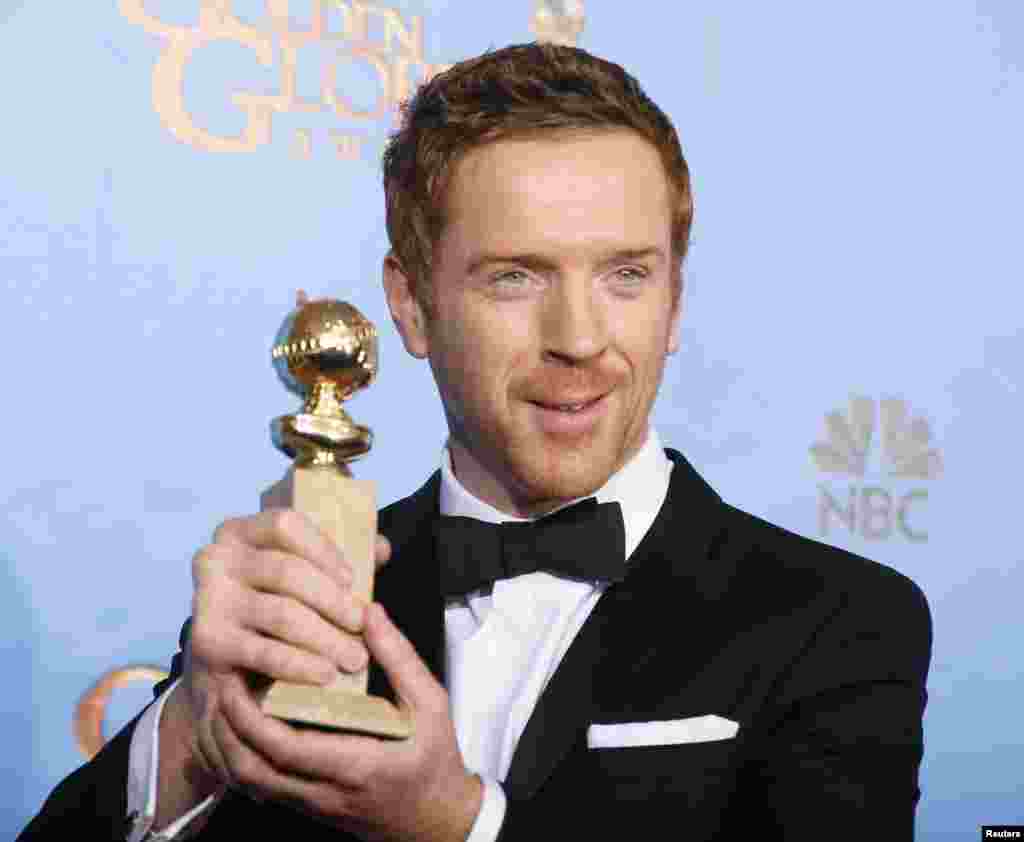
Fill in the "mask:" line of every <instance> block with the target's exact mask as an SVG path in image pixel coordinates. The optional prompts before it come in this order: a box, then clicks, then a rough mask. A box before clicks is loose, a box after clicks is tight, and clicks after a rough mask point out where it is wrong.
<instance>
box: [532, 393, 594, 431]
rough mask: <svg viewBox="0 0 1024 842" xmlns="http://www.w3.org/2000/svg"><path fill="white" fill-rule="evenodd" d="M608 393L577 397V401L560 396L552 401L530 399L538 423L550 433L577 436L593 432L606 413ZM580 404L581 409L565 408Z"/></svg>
mask: <svg viewBox="0 0 1024 842" xmlns="http://www.w3.org/2000/svg"><path fill="white" fill-rule="evenodd" d="M606 397H607V395H600V396H598V397H584V398H577V399H576V401H572V400H566V398H565V397H559V398H558V399H556V400H554V401H552V400H550V399H548V398H545V399H544V400H543V401H530V403H531V404H532V405H533V406H534V407H535V409H534V412H535V413H536V423H537V425H538V427H539V428H540V429H541V430H543V431H544V432H545V433H546V434H548V435H553V436H559V437H562V436H570V437H576V436H581V435H585V434H589V433H591V432H592V431H593V430H594V429H595V427H596V426H597V424H598V423H599V422H600V420H601V418H602V417H603V416H604V414H605V406H606V404H607V401H606V400H605V398H606ZM565 406H573V407H576V406H578V407H579V409H575V408H574V409H570V410H567V409H563V408H562V407H565Z"/></svg>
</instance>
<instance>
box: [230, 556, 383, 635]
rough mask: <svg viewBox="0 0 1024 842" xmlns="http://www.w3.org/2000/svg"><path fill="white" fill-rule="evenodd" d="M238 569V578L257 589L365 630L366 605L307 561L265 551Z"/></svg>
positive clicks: (352, 628) (345, 625)
mask: <svg viewBox="0 0 1024 842" xmlns="http://www.w3.org/2000/svg"><path fill="white" fill-rule="evenodd" d="M235 567H236V569H237V572H238V577H239V578H240V579H242V580H244V581H245V583H246V584H248V585H251V586H252V587H254V588H256V589H258V590H262V591H266V592H268V593H276V594H280V595H282V596H289V597H292V598H294V599H296V600H298V601H299V602H301V603H303V604H304V605H307V606H309V607H310V608H311V609H313V610H314V611H316V612H317V613H318V614H320V616H322V617H323V618H324V619H325V620H328V621H329V622H330V623H332V624H334V625H335V626H340V627H341V628H344V629H348V631H350V632H361V631H362V630H363V617H364V613H365V603H364V602H363V601H362V600H360V599H357V598H356V597H355V595H354V594H353V593H352V591H351V590H350V589H349V588H347V587H344V586H342V585H339V584H338V583H337V581H335V580H334V579H332V578H331V577H330V576H328V575H327V574H326V573H324V572H323V570H321V569H320V568H319V567H317V566H316V565H315V564H312V563H311V562H309V561H307V560H306V559H304V558H301V557H299V556H294V555H290V554H288V553H282V552H277V551H273V550H266V551H262V552H258V553H253V554H252V555H250V556H248V557H247V558H246V559H245V560H244V561H239V562H237V563H236V564H235Z"/></svg>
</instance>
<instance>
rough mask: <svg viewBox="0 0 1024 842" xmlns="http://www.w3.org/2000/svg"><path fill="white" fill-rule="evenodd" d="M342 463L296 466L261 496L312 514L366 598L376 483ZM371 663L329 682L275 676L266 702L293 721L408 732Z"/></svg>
mask: <svg viewBox="0 0 1024 842" xmlns="http://www.w3.org/2000/svg"><path fill="white" fill-rule="evenodd" d="M343 471H347V469H346V468H345V467H344V465H342V466H341V467H338V466H328V467H324V466H317V467H293V468H291V469H290V470H289V471H288V474H287V475H286V476H285V478H284V479H283V480H282V481H281V482H279V483H277V484H276V485H274V486H272V487H271V488H270V489H268V490H267V491H266V492H264V494H263V495H262V497H261V504H262V508H263V509H264V510H265V509H268V508H291V509H295V510H296V511H299V512H302V513H303V514H305V515H307V516H309V518H310V519H312V521H313V522H314V523H315V524H316V525H317V526H319V527H320V529H321V530H323V531H324V533H325V534H327V535H328V536H330V538H331V539H332V540H333V541H334V543H335V544H337V545H338V546H339V547H344V548H345V559H346V561H348V563H349V566H350V567H351V569H352V579H353V581H352V592H353V593H354V594H355V595H356V596H357V597H359V598H360V599H362V600H363V601H364V602H367V603H368V602H370V600H371V599H372V594H373V574H374V572H375V562H374V548H375V545H376V541H377V503H376V492H375V485H374V483H373V482H371V481H369V480H357V479H353V478H352V477H351V476H347V475H346V473H344V472H343ZM368 683H369V669H368V668H367V669H363V670H360V671H359V672H356V673H339V674H338V677H337V678H336V679H335V680H334V682H333V683H332V684H329V685H327V686H326V687H321V686H317V685H315V684H295V683H291V682H286V681H275V682H273V683H272V684H271V685H270V687H269V688H268V689H267V690H266V691H265V693H264V695H263V699H262V703H261V707H262V710H263V711H264V712H265V713H268V714H270V715H271V716H275V717H277V718H279V719H285V720H288V721H290V722H298V723H303V724H307V725H317V726H319V727H321V728H334V729H338V730H345V731H357V732H359V733H363V734H371V735H375V736H381V737H394V738H404V737H408V736H410V735H411V734H412V723H411V722H410V721H409V720H408V717H407V716H406V715H405V714H404V713H402V712H401V711H400V710H399V709H398V708H397V707H395V705H393V704H392V703H391V702H390V701H388V700H387V699H384V698H381V697H379V696H370V695H368V694H367V692H366V688H367V684H368Z"/></svg>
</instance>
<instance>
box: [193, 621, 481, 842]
mask: <svg viewBox="0 0 1024 842" xmlns="http://www.w3.org/2000/svg"><path fill="white" fill-rule="evenodd" d="M364 637H365V640H366V642H367V644H368V646H369V649H370V653H371V654H372V655H373V657H374V658H375V659H376V661H377V662H378V663H379V664H380V665H381V666H382V667H383V668H384V670H385V672H386V673H387V675H388V678H389V680H390V681H391V684H392V686H393V687H394V688H395V691H396V693H397V695H398V698H399V706H400V707H401V708H402V710H403V711H404V712H405V714H406V715H407V716H409V717H410V720H411V722H412V726H413V735H412V736H411V737H410V738H409V739H407V740H383V739H377V738H374V737H363V736H355V735H351V734H333V733H324V732H320V731H313V730H308V729H300V728H295V727H293V726H291V725H289V724H287V723H284V722H280V721H278V720H276V719H273V718H272V717H269V716H266V715H265V714H264V713H263V712H262V711H261V710H260V708H259V705H258V704H257V703H256V700H255V699H254V697H253V694H252V692H251V691H250V689H249V688H248V687H247V686H246V684H245V683H244V682H243V681H241V680H240V679H239V678H238V677H237V676H233V677H231V678H230V679H229V680H228V681H227V682H225V692H224V695H223V696H222V697H221V702H222V710H223V714H224V715H223V717H218V718H217V719H215V720H214V721H213V730H214V736H215V738H216V741H217V744H218V745H219V746H221V747H222V748H223V750H224V754H223V758H224V761H225V763H226V764H227V767H228V769H229V770H230V774H231V777H232V779H233V780H234V781H235V783H236V785H238V786H240V787H241V788H242V789H243V790H244V791H245V792H247V793H248V794H250V795H251V796H253V797H255V798H257V799H273V800H275V801H281V802H285V803H287V804H289V805H291V806H293V807H295V808H297V809H299V810H300V811H302V812H304V813H306V814H308V815H311V816H313V817H315V818H317V819H319V820H321V821H323V822H326V823H328V824H331V825H333V826H335V827H338V828H340V829H342V830H346V831H349V832H352V833H355V834H357V835H358V836H360V837H362V838H363V839H366V840H372V841H373V842H376V841H377V840H400V841H401V842H427V841H428V840H429V842H447V840H457V842H463V840H465V838H466V837H467V836H468V835H469V831H470V830H471V829H472V827H473V823H474V821H475V820H476V816H477V813H478V812H479V810H480V805H481V802H482V798H483V783H482V781H481V780H480V778H479V777H478V776H476V775H473V774H471V773H470V772H469V771H467V769H466V767H465V764H464V763H463V760H462V755H461V753H460V752H459V748H458V744H457V742H456V737H455V729H454V726H453V725H452V721H451V717H450V715H449V708H448V694H447V692H446V691H445V689H444V688H443V687H442V686H441V685H440V684H438V683H437V681H436V680H435V679H434V677H433V675H432V674H431V672H430V670H429V668H428V667H427V666H426V664H424V663H423V661H422V660H421V659H420V657H419V656H418V655H417V653H416V651H415V649H414V648H413V646H412V644H410V643H409V641H408V640H407V639H406V638H405V636H404V635H403V634H402V633H401V632H400V631H399V630H398V629H397V628H396V627H395V626H394V624H393V623H392V622H391V620H390V618H389V617H388V616H387V614H386V612H385V611H384V609H383V607H382V606H381V605H379V604H378V603H373V604H372V605H371V606H369V608H368V610H367V612H366V625H365V631H364Z"/></svg>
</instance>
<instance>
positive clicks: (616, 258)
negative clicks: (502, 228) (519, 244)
mask: <svg viewBox="0 0 1024 842" xmlns="http://www.w3.org/2000/svg"><path fill="white" fill-rule="evenodd" d="M649 257H656V258H658V259H659V260H664V259H665V253H664V252H663V251H662V250H661V249H660V248H659V247H658V246H644V247H643V248H635V249H620V250H618V251H616V252H614V253H613V254H610V255H608V256H607V257H605V258H604V259H603V260H602V261H601V263H600V264H599V265H600V266H601V267H604V266H609V265H611V264H612V263H620V262H621V261H623V260H643V259H645V258H649ZM492 263H518V264H520V265H522V266H527V267H529V268H531V269H539V270H546V271H556V270H557V269H558V268H559V266H558V264H557V263H556V262H554V261H553V260H551V259H550V258H549V257H546V256H544V255H543V254H538V253H536V252H526V253H523V254H492V253H486V254H481V255H479V256H477V257H475V258H474V259H473V260H472V262H471V263H470V264H469V268H468V270H467V272H468V274H470V275H472V274H474V273H476V272H478V271H479V270H480V269H482V268H483V267H484V266H487V265H489V264H492Z"/></svg>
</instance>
